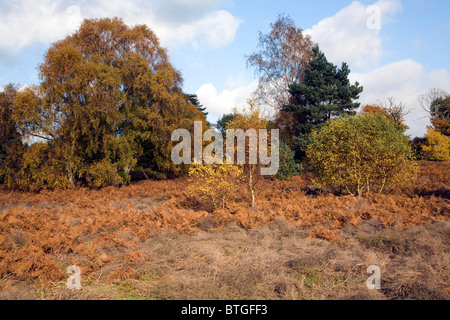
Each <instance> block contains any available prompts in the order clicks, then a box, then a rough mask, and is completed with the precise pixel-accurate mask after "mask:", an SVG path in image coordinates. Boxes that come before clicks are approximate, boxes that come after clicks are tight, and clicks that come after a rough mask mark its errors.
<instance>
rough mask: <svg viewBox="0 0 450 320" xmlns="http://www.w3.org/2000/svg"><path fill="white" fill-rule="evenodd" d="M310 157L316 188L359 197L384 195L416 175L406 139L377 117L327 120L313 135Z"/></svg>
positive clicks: (388, 122) (385, 121)
mask: <svg viewBox="0 0 450 320" xmlns="http://www.w3.org/2000/svg"><path fill="white" fill-rule="evenodd" d="M307 156H308V161H309V165H310V168H311V169H312V170H313V171H314V172H315V174H316V176H317V179H316V180H315V183H316V185H317V186H319V187H335V188H344V189H346V190H347V191H348V192H349V193H351V194H357V195H362V194H363V193H364V192H369V191H373V190H376V191H379V192H382V191H383V190H384V189H385V188H386V187H389V186H396V185H401V184H403V183H405V182H408V181H410V180H412V179H413V178H414V177H415V175H416V173H417V165H416V163H415V161H413V153H412V149H411V147H410V146H409V145H408V142H407V138H406V136H405V135H404V134H403V133H402V132H401V131H400V130H398V128H397V127H396V126H395V125H394V124H393V123H392V121H390V120H389V119H387V118H386V117H383V116H381V115H377V114H362V115H358V116H351V117H345V118H340V119H335V120H330V121H328V122H327V123H326V124H325V125H324V126H323V127H322V128H321V129H320V131H314V132H313V134H312V143H311V144H310V145H309V146H308V150H307Z"/></svg>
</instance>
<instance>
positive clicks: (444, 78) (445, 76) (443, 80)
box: [428, 70, 450, 93]
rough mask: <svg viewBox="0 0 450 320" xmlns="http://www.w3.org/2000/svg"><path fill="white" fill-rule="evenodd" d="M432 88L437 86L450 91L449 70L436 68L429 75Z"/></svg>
mask: <svg viewBox="0 0 450 320" xmlns="http://www.w3.org/2000/svg"><path fill="white" fill-rule="evenodd" d="M428 84H429V87H430V88H437V89H441V90H444V91H447V92H449V93H450V74H449V73H448V71H447V70H435V71H432V72H430V74H429V76H428Z"/></svg>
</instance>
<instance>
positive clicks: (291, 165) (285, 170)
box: [276, 141, 302, 180]
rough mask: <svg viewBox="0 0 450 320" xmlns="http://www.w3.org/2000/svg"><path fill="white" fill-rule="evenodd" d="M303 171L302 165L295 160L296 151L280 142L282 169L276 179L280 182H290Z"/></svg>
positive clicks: (280, 168)
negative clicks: (289, 180)
mask: <svg viewBox="0 0 450 320" xmlns="http://www.w3.org/2000/svg"><path fill="white" fill-rule="evenodd" d="M301 171H302V165H301V163H299V162H297V161H296V160H295V153H294V151H292V150H291V148H289V146H288V145H287V144H285V143H284V142H283V141H281V142H280V167H279V169H278V173H277V175H276V177H277V178H278V179H279V180H288V179H290V178H292V177H294V176H297V175H299V174H300V172H301Z"/></svg>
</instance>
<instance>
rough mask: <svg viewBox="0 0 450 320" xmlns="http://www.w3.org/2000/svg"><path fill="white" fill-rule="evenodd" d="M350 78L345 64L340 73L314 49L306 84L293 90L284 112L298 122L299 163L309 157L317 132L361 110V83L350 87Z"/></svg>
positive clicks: (304, 81)
mask: <svg viewBox="0 0 450 320" xmlns="http://www.w3.org/2000/svg"><path fill="white" fill-rule="evenodd" d="M349 74H350V69H349V68H348V66H347V64H346V63H342V66H341V68H340V69H338V68H337V67H336V66H335V65H334V64H332V63H331V62H328V60H327V58H326V57H325V55H324V53H323V52H321V51H320V50H319V47H318V46H316V47H314V48H313V58H312V59H311V60H310V61H309V64H308V66H307V67H306V71H305V76H304V78H303V82H300V83H292V84H291V85H290V86H289V89H290V90H289V91H290V93H291V103H290V104H289V105H287V106H285V107H284V108H283V109H282V110H283V111H284V112H287V113H290V114H291V115H292V116H293V118H294V119H293V121H294V123H295V124H296V127H295V129H294V132H292V133H291V134H292V135H293V136H294V142H295V144H296V150H295V152H296V156H297V157H298V158H299V159H303V158H304V156H305V151H306V148H307V146H308V144H309V143H310V142H311V137H310V133H311V132H312V131H313V130H317V129H319V128H320V127H321V126H322V125H323V124H324V123H325V122H326V121H328V120H330V119H333V118H335V117H340V116H342V115H350V114H354V113H355V110H356V109H358V108H359V103H356V102H353V100H355V99H358V98H359V94H360V93H361V92H362V90H363V88H362V87H361V86H360V85H359V83H357V82H356V83H355V84H354V85H352V84H350V81H349V80H348V75H349Z"/></svg>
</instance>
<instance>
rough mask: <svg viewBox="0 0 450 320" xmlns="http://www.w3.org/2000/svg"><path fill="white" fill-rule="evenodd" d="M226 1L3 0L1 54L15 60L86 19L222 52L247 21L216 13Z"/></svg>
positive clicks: (169, 43)
mask: <svg viewBox="0 0 450 320" xmlns="http://www.w3.org/2000/svg"><path fill="white" fill-rule="evenodd" d="M222 1H223V0H197V1H193V2H191V1H186V0H169V1H157V0H151V1H140V0H129V1H123V0H108V1H107V0H94V1H84V0H79V1H69V0H57V1H51V0H17V1H0V7H1V10H0V54H2V55H9V56H10V57H11V56H14V55H17V54H18V53H19V52H20V51H21V50H22V49H23V48H24V47H26V46H28V45H32V44H36V43H51V42H54V41H56V40H58V39H61V38H63V37H64V36H66V35H67V34H69V33H71V32H73V31H75V30H76V28H78V27H79V25H80V23H81V21H82V19H83V18H102V17H115V16H117V17H121V18H123V20H124V21H125V22H126V23H127V24H130V25H135V24H142V23H144V24H147V25H148V26H149V27H150V28H151V29H152V30H154V31H155V33H156V34H157V36H158V37H159V38H160V40H161V43H162V44H163V45H164V46H166V47H169V49H174V48H177V47H179V46H184V45H193V46H196V47H212V48H217V47H221V46H225V45H227V44H229V43H230V42H232V41H233V40H234V36H235V34H236V31H237V28H238V27H239V25H240V24H241V22H242V21H241V20H239V19H238V18H236V17H234V16H233V15H231V14H230V13H229V12H228V11H224V10H216V9H214V7H216V6H217V5H218V4H219V3H220V2H222Z"/></svg>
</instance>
